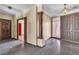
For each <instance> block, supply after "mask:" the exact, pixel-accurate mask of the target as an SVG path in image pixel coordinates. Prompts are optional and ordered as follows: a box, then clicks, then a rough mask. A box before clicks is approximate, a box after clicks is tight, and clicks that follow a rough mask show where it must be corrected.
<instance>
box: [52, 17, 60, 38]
mask: <svg viewBox="0 0 79 59" xmlns="http://www.w3.org/2000/svg"><path fill="white" fill-rule="evenodd" d="M52 25H53V34H52V36H53V37H54V38H60V18H59V17H57V18H53V24H52Z"/></svg>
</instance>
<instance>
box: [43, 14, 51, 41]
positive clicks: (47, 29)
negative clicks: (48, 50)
mask: <svg viewBox="0 0 79 59" xmlns="http://www.w3.org/2000/svg"><path fill="white" fill-rule="evenodd" d="M50 37H51V17H49V16H48V15H47V14H45V13H44V14H43V38H44V40H47V39H48V38H50Z"/></svg>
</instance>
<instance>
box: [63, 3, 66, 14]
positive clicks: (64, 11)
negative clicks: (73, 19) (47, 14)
mask: <svg viewBox="0 0 79 59" xmlns="http://www.w3.org/2000/svg"><path fill="white" fill-rule="evenodd" d="M63 13H64V15H67V4H64V10H63Z"/></svg>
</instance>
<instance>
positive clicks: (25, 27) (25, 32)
mask: <svg viewBox="0 0 79 59" xmlns="http://www.w3.org/2000/svg"><path fill="white" fill-rule="evenodd" d="M19 20H24V43H26V42H27V17H22V18H19V19H17V39H18V21H19Z"/></svg>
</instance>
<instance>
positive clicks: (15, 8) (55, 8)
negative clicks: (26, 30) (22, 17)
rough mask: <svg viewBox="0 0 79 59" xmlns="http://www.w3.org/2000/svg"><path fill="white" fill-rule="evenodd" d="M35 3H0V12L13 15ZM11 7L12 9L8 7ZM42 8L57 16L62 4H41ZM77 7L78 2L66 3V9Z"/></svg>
mask: <svg viewBox="0 0 79 59" xmlns="http://www.w3.org/2000/svg"><path fill="white" fill-rule="evenodd" d="M34 5H35V4H0V12H2V13H8V14H11V15H15V14H17V13H20V12H21V11H23V10H25V9H28V8H30V7H32V6H34ZM8 6H9V7H12V9H9V8H8ZM43 8H44V10H45V11H46V12H48V14H49V16H53V17H54V16H58V15H60V14H62V12H63V9H64V4H43ZM76 9H79V4H67V11H68V12H70V11H73V10H76Z"/></svg>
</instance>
